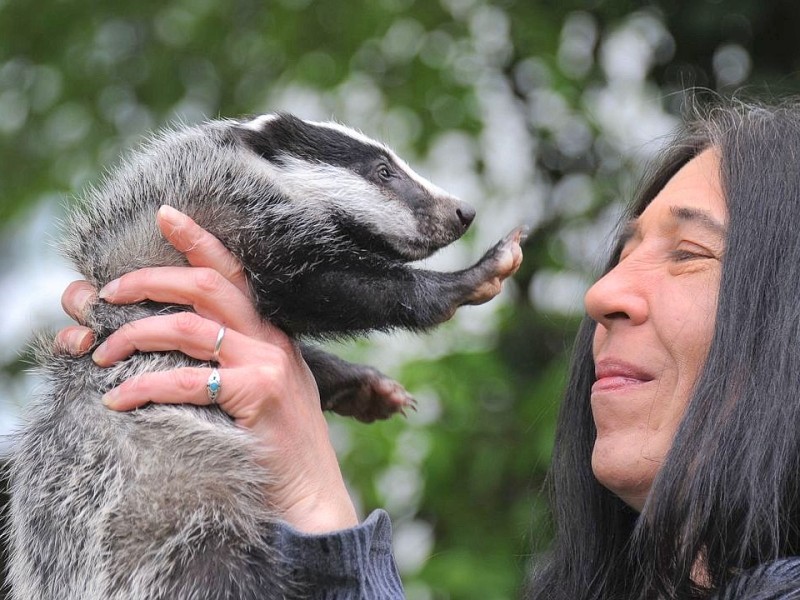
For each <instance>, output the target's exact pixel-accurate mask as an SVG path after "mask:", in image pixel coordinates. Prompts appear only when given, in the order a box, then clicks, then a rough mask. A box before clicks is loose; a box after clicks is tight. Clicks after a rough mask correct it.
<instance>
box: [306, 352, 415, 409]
mask: <svg viewBox="0 0 800 600" xmlns="http://www.w3.org/2000/svg"><path fill="white" fill-rule="evenodd" d="M300 348H301V351H302V353H303V359H304V360H305V361H306V363H307V364H308V368H309V369H311V372H312V373H313V375H314V379H316V381H317V387H318V388H319V395H320V401H321V403H322V408H323V409H324V410H331V411H333V412H335V413H338V414H340V415H344V416H348V417H355V418H356V419H358V420H359V421H363V422H365V423H371V422H372V421H375V420H378V419H387V418H389V417H391V416H392V415H394V414H396V413H401V414H405V411H406V410H407V409H409V408H411V409H413V408H414V405H415V401H414V398H413V397H412V396H411V395H410V394H409V393H408V392H407V391H406V390H405V388H403V386H402V385H400V384H399V383H397V382H396V381H395V380H394V379H391V378H390V377H387V376H386V375H384V374H383V373H381V372H380V371H378V370H377V369H373V368H372V367H368V366H366V365H358V364H354V363H351V362H348V361H346V360H342V359H341V358H339V357H337V356H334V355H332V354H329V353H327V352H324V351H323V350H320V349H319V348H315V347H314V346H309V345H307V344H302V345H301V346H300Z"/></svg>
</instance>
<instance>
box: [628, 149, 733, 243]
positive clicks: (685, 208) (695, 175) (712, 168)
mask: <svg viewBox="0 0 800 600" xmlns="http://www.w3.org/2000/svg"><path fill="white" fill-rule="evenodd" d="M727 216H728V210H727V207H726V204H725V197H724V194H723V192H722V184H721V181H720V171H719V155H718V153H717V151H716V149H714V148H709V149H708V150H704V151H703V152H701V153H700V154H698V155H697V156H695V157H694V158H692V159H691V160H690V161H688V162H687V163H686V164H685V165H684V166H683V167H681V168H680V169H679V170H678V171H677V172H676V173H675V175H673V176H672V177H671V178H670V180H669V181H668V182H667V183H666V185H665V186H664V187H663V188H662V189H661V191H660V192H659V193H658V194H656V196H655V198H653V200H652V201H651V202H650V204H648V205H647V207H646V208H645V210H644V211H643V212H642V214H641V215H639V216H638V217H636V218H635V219H631V220H630V221H628V223H626V224H625V227H624V229H623V231H622V236H621V238H622V242H623V243H625V242H626V241H627V240H629V239H632V238H635V237H637V236H641V235H642V233H643V230H645V229H651V228H657V229H663V228H665V227H674V226H678V225H684V224H691V225H698V226H700V227H703V228H704V229H707V230H709V231H710V232H712V233H714V234H715V235H719V236H723V237H724V234H725V231H726V227H725V226H726V223H727Z"/></svg>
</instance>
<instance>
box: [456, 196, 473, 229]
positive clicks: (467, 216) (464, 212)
mask: <svg viewBox="0 0 800 600" xmlns="http://www.w3.org/2000/svg"><path fill="white" fill-rule="evenodd" d="M456 214H457V215H458V220H459V221H461V226H462V227H463V228H464V230H465V231H466V230H467V229H468V228H469V226H470V225H471V224H472V221H473V220H474V219H475V209H474V208H472V207H471V206H470V205H469V204H467V203H465V202H462V203H460V204H459V206H458V208H457V209H456Z"/></svg>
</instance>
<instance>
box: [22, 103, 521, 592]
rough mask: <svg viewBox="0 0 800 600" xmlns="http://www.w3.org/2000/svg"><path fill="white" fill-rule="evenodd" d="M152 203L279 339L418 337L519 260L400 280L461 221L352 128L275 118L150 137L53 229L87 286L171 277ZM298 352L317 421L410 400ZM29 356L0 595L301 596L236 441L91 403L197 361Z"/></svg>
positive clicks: (507, 251) (99, 333) (251, 456)
mask: <svg viewBox="0 0 800 600" xmlns="http://www.w3.org/2000/svg"><path fill="white" fill-rule="evenodd" d="M161 204H170V205H172V206H174V207H176V208H178V209H179V210H181V211H183V212H185V213H187V214H189V215H190V216H191V217H192V218H193V219H194V220H195V221H197V222H198V223H199V224H200V225H201V226H202V227H204V228H205V229H207V230H209V231H210V232H211V233H213V234H214V235H216V236H217V237H218V238H219V239H220V240H221V241H222V242H223V243H224V244H225V245H226V246H227V247H228V248H229V249H230V250H231V251H232V252H233V253H234V254H235V255H236V256H237V257H238V258H239V259H240V260H241V261H242V263H243V265H244V268H245V271H246V274H247V278H248V282H249V285H250V287H251V290H252V295H253V298H254V301H255V303H256V305H257V308H258V310H259V311H260V313H261V314H262V315H263V316H264V318H266V319H270V320H271V321H273V322H274V323H276V324H277V325H278V326H280V327H281V328H283V329H284V330H285V331H286V332H287V333H289V334H290V335H293V336H302V335H307V336H311V337H314V336H317V337H326V336H337V335H349V334H354V333H359V332H364V331H368V330H371V329H389V328H392V327H406V328H412V329H422V328H426V327H430V326H432V325H435V324H437V323H440V322H442V321H445V320H447V319H448V318H450V316H451V315H452V314H453V312H454V311H455V310H456V308H457V307H458V306H461V305H463V304H468V303H479V302H484V301H486V300H488V299H489V298H491V297H492V296H493V295H495V294H496V293H497V291H499V283H500V281H502V279H504V278H505V277H506V276H508V275H510V274H511V273H512V272H513V271H514V270H515V269H516V266H517V264H518V260H517V259H516V258H515V259H513V260H512V259H510V257H511V254H512V253H511V248H512V247H514V246H515V245H516V244H517V243H518V241H519V232H515V233H513V234H512V235H510V236H509V237H507V238H506V239H504V240H503V241H501V242H500V243H498V245H497V246H495V248H493V249H492V250H490V251H489V252H488V253H487V254H486V255H485V256H484V257H483V258H482V259H481V260H480V261H479V262H478V263H477V264H476V265H474V266H473V267H471V268H468V269H465V270H463V271H459V272H457V273H435V272H431V271H423V270H418V269H412V268H410V267H408V266H407V265H406V264H405V263H407V262H408V261H410V260H414V259H418V258H422V257H425V256H428V255H429V254H431V253H432V252H434V251H435V250H436V249H438V248H440V247H442V246H444V245H446V244H449V243H450V242H452V241H453V240H455V239H457V238H458V237H460V236H461V235H462V234H463V232H464V231H465V230H466V229H467V227H468V226H469V224H470V222H471V220H472V217H473V216H474V211H473V210H472V209H471V208H470V207H468V206H467V205H465V204H463V203H461V202H459V201H458V200H456V199H455V198H453V197H452V196H449V195H448V194H446V193H445V192H443V191H441V190H439V189H437V188H435V187H434V186H433V185H431V184H430V183H428V182H426V181H425V180H423V179H422V178H420V177H419V176H417V175H416V174H414V173H413V171H411V170H410V169H409V168H408V166H407V165H405V163H403V162H402V161H400V159H398V158H397V157H396V156H395V155H394V154H393V153H392V152H391V151H390V150H389V149H387V148H385V147H384V146H382V145H380V144H378V143H376V142H374V141H372V140H370V139H368V138H366V137H364V136H363V135H361V134H358V133H357V132H355V131H352V130H350V129H347V128H344V127H342V126H340V125H336V124H331V123H310V122H306V121H302V120H300V119H297V118H295V117H292V116H290V115H268V116H264V117H260V118H258V119H254V120H251V121H233V120H228V121H214V122H210V123H207V124H204V125H201V126H198V127H190V128H185V129H181V130H176V131H169V132H166V133H164V134H162V135H160V136H159V137H157V138H156V139H154V140H152V141H151V142H150V143H148V144H147V145H146V146H145V147H144V148H143V149H142V150H140V151H139V152H137V153H135V154H133V156H132V157H130V159H129V160H128V161H127V162H126V163H125V164H124V165H123V166H122V167H120V168H119V169H118V170H116V171H115V172H113V173H112V174H111V175H110V176H109V177H108V178H107V179H106V180H105V181H104V182H103V183H102V185H101V186H100V187H98V188H97V189H95V190H92V191H90V192H89V193H88V195H87V198H86V201H85V202H84V203H83V206H82V207H81V208H80V209H79V210H78V211H76V212H75V214H74V215H73V216H72V217H71V219H70V220H69V222H68V225H67V232H66V238H67V239H66V242H65V245H64V246H65V250H66V253H67V255H68V256H69V257H70V258H71V259H72V260H73V261H74V263H75V264H76V266H77V267H78V270H79V271H80V272H81V273H82V274H83V276H84V277H85V278H86V279H87V280H89V281H90V282H91V283H93V284H94V285H95V286H98V287H99V286H102V285H104V284H106V283H107V282H109V281H110V280H112V279H114V278H116V277H119V276H120V275H122V274H124V273H126V272H129V271H131V270H134V269H137V268H140V267H146V266H159V265H182V264H185V261H184V258H183V257H182V255H180V254H179V253H178V252H177V251H175V250H174V249H173V248H172V247H171V246H169V245H168V244H167V243H166V242H165V241H164V240H163V239H162V237H161V236H160V235H159V233H158V231H157V228H156V226H155V212H156V210H157V208H158V207H159V205H161ZM175 310H186V307H175V306H164V305H159V304H155V303H151V302H145V303H141V304H137V305H132V306H112V305H109V304H105V303H103V302H99V303H97V304H96V305H95V306H94V307H93V310H92V313H91V315H90V317H89V324H90V325H91V327H92V328H93V329H94V331H95V334H96V337H97V341H98V343H99V342H100V341H102V339H104V337H106V336H107V335H108V334H109V333H110V332H112V331H113V330H115V329H117V328H118V327H120V326H121V325H122V324H124V323H127V322H129V321H131V320H134V319H137V318H141V317H145V316H150V315H152V314H154V313H156V312H164V311H175ZM303 354H304V357H305V358H306V360H307V361H308V363H309V366H310V367H311V369H312V372H313V373H314V375H315V377H316V379H317V381H318V384H319V387H320V394H321V397H322V401H323V404H324V405H325V407H326V408H332V409H333V410H336V411H337V412H341V413H343V414H350V415H354V416H356V417H358V418H360V419H362V420H365V421H369V420H373V419H375V418H383V417H386V416H388V415H390V414H392V413H393V412H396V411H398V410H402V408H403V406H404V404H405V403H407V402H408V401H409V399H408V396H407V395H405V393H404V392H403V391H402V388H400V387H399V386H396V385H395V386H387V385H386V381H387V379H386V378H385V377H384V376H383V375H381V374H380V373H378V372H377V371H375V370H374V369H371V368H369V367H365V366H360V365H353V364H350V363H347V362H344V361H342V360H340V359H337V358H335V357H332V356H330V355H328V354H326V353H324V352H322V351H320V350H316V349H313V348H312V347H304V348H303ZM39 360H40V363H41V365H42V367H43V371H44V373H45V375H46V376H47V378H48V379H49V390H48V392H47V394H46V395H45V396H44V397H41V398H39V399H38V400H36V401H34V402H33V403H32V407H31V409H30V412H29V414H28V416H27V424H26V425H25V426H24V427H23V429H22V431H21V432H20V435H19V437H18V439H17V442H16V445H15V450H14V456H13V464H12V472H11V491H12V501H11V511H10V528H9V532H8V536H9V545H10V565H11V566H10V572H9V580H10V583H11V590H12V591H11V597H12V598H13V599H16V600H23V599H24V600H71V599H76V600H77V599H82V600H95V599H97V600H100V599H103V600H113V599H135V600H155V599H179V600H183V599H185V600H200V599H209V600H216V599H220V600H222V599H251V598H252V599H255V598H259V599H264V598H267V599H270V598H275V599H277V598H287V597H295V596H301V595H302V594H303V593H304V592H308V590H301V589H298V588H297V587H296V586H295V585H294V582H292V580H291V577H290V576H289V570H290V569H289V566H287V565H285V564H283V563H282V561H281V556H280V552H279V550H278V549H276V545H275V542H274V539H273V536H274V527H273V525H274V523H275V521H276V519H278V518H280V515H278V514H276V513H275V512H274V510H273V509H271V508H270V507H269V500H268V489H269V473H266V472H265V471H264V470H263V468H262V467H260V466H259V465H258V462H257V457H258V452H259V449H258V448H257V447H256V446H255V444H254V442H253V440H251V438H250V436H249V434H248V433H247V432H246V431H243V430H242V429H240V428H238V427H237V426H235V425H234V424H233V423H232V422H231V420H230V418H229V417H228V416H227V415H225V414H224V413H222V412H221V411H219V410H217V409H216V408H198V407H192V406H164V405H158V406H156V405H152V406H148V407H145V408H143V409H139V410H136V411H132V412H129V413H119V412H115V411H112V410H109V409H107V408H105V407H104V406H103V404H102V403H101V402H100V396H101V394H102V393H103V392H104V391H106V390H108V389H109V388H111V387H113V386H115V385H117V384H119V383H120V382H121V381H123V380H124V379H126V378H129V377H131V376H133V375H136V374H140V373H143V372H147V371H155V370H165V369H171V368H175V367H177V366H186V365H203V364H207V363H200V362H198V361H196V360H193V359H190V358H188V357H186V356H184V355H182V354H179V353H176V352H171V353H139V354H136V355H134V356H133V357H131V358H130V359H128V360H126V361H124V362H122V363H120V364H118V365H116V366H114V367H112V368H108V369H101V368H98V367H97V366H96V365H94V363H93V362H92V360H91V358H90V357H88V356H84V357H69V356H66V355H62V354H58V353H53V352H52V351H51V349H50V342H49V341H48V342H46V343H42V344H40V348H39ZM387 389H388V390H390V391H387ZM265 494H267V496H266V497H265ZM311 595H312V596H313V592H312V593H311Z"/></svg>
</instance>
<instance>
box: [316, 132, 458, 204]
mask: <svg viewBox="0 0 800 600" xmlns="http://www.w3.org/2000/svg"><path fill="white" fill-rule="evenodd" d="M309 123H310V124H311V125H316V126H317V127H327V128H328V129H333V130H334V131H338V132H339V133H341V134H344V135H346V136H348V137H351V138H353V139H354V140H356V141H359V142H361V143H362V144H366V145H368V146H372V147H373V148H380V149H381V150H382V151H384V152H385V153H386V154H388V155H389V156H390V157H391V158H392V160H393V161H394V162H395V163H397V166H398V167H400V168H401V169H403V170H404V171H405V172H406V174H407V175H408V176H409V177H410V178H411V179H413V180H414V181H415V182H416V183H417V184H418V185H420V186H421V187H422V188H424V189H426V190H428V191H429V192H430V193H431V195H433V196H437V195H443V196H449V195H450V194H448V193H447V192H445V191H444V190H443V189H442V188H440V187H438V186H436V185H434V184H433V183H431V182H430V181H428V180H427V179H425V178H424V177H422V176H421V175H419V174H418V173H417V172H416V171H414V170H413V169H412V168H411V167H410V166H409V165H408V163H407V162H406V161H404V160H403V159H402V158H400V157H399V156H397V154H395V153H394V151H393V150H392V149H391V148H389V147H388V146H386V145H384V144H381V143H380V142H377V141H375V140H373V139H371V138H369V137H367V136H366V135H364V134H363V133H361V132H360V131H357V130H355V129H351V128H350V127H347V126H346V125H342V124H340V123H336V122H335V121H324V122H312V121H309Z"/></svg>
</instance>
